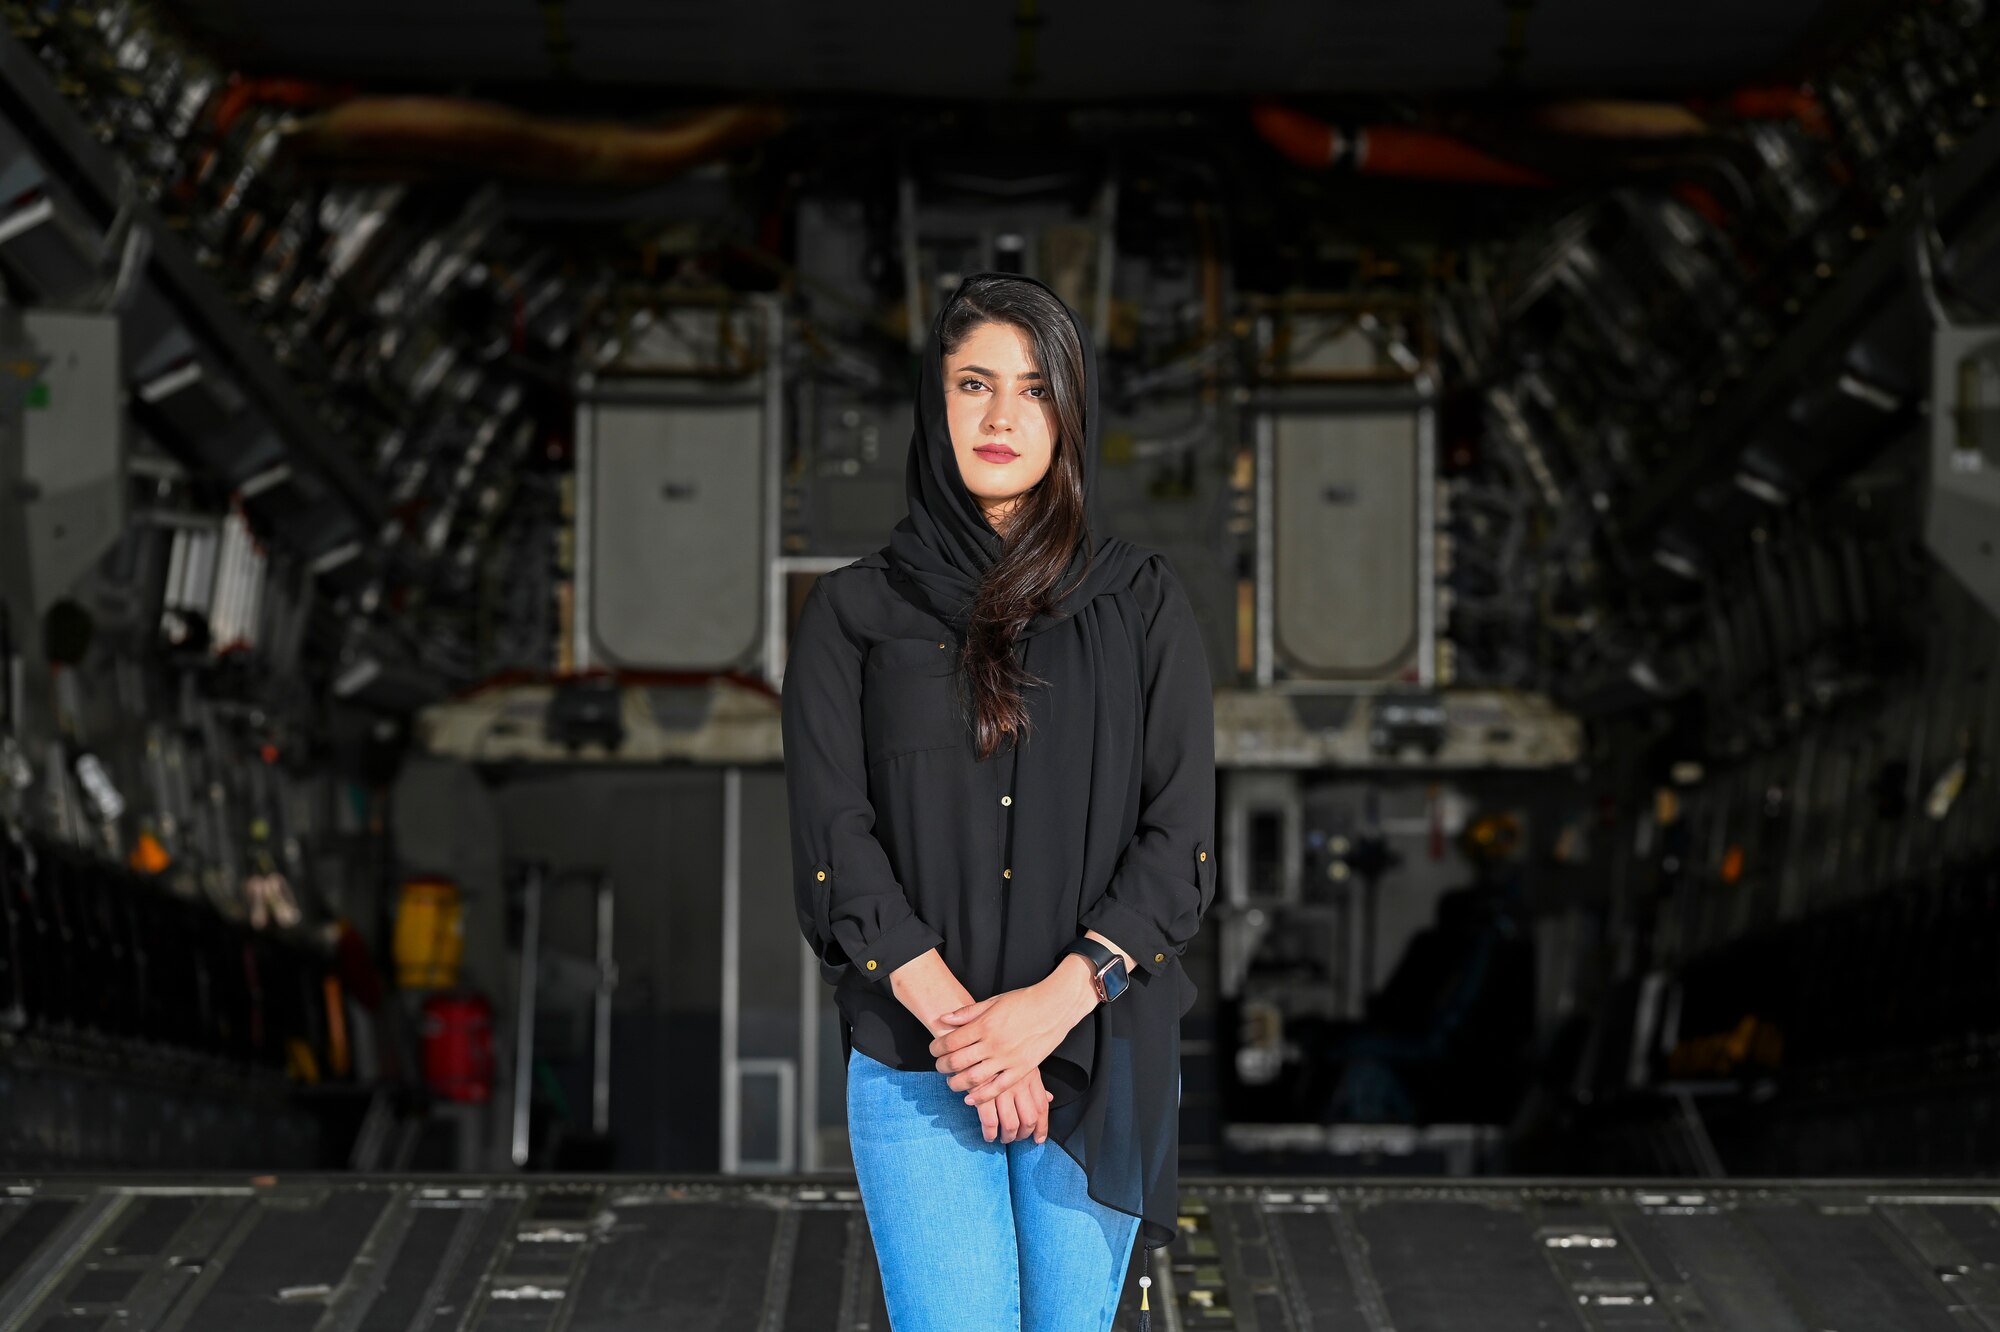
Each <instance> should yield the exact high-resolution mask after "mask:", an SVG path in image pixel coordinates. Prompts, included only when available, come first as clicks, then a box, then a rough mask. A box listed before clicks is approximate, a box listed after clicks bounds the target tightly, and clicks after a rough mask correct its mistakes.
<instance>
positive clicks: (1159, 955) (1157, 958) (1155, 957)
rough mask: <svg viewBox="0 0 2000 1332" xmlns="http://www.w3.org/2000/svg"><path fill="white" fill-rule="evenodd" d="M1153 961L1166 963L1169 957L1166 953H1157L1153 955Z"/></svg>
mask: <svg viewBox="0 0 2000 1332" xmlns="http://www.w3.org/2000/svg"><path fill="white" fill-rule="evenodd" d="M1153 960H1154V961H1155V962H1164V961H1166V960H1167V955H1166V954H1165V953H1155V954H1153Z"/></svg>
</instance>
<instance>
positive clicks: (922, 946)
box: [847, 912, 944, 990]
mask: <svg viewBox="0 0 2000 1332" xmlns="http://www.w3.org/2000/svg"><path fill="white" fill-rule="evenodd" d="M943 943H944V936H943V935H941V934H939V933H938V932H937V931H936V930H934V929H932V928H931V927H930V926H929V925H927V924H925V923H924V919H923V917H922V916H919V915H917V914H916V913H915V912H911V913H910V914H909V915H907V916H905V917H903V918H902V919H901V920H899V921H897V922H896V923H895V924H894V925H891V926H890V927H889V928H888V929H886V930H884V931H882V932H881V933H880V934H878V935H876V936H875V938H874V939H873V941H871V943H870V945H869V946H868V947H867V948H865V949H852V948H850V949H848V950H847V955H848V957H849V958H850V959H852V962H853V965H854V969H855V971H857V972H858V973H859V974H860V976H861V978H862V979H863V980H866V981H870V982H872V983H873V984H875V985H876V986H878V987H879V988H881V989H884V990H886V989H888V988H889V973H890V972H892V971H894V970H895V969H896V968H898V967H900V966H902V965H903V964H904V963H905V962H908V961H909V960H910V959H912V958H917V957H922V956H923V955H924V954H925V953H928V952H929V951H930V950H931V949H933V948H936V947H938V946H940V945H941V944H943Z"/></svg>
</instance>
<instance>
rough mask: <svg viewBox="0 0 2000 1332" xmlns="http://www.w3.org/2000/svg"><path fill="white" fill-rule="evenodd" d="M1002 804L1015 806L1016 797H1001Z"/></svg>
mask: <svg viewBox="0 0 2000 1332" xmlns="http://www.w3.org/2000/svg"><path fill="white" fill-rule="evenodd" d="M1000 803H1001V804H1003V805H1011V804H1013V803H1014V797H1013V796H1001V797H1000Z"/></svg>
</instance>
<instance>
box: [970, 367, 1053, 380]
mask: <svg viewBox="0 0 2000 1332" xmlns="http://www.w3.org/2000/svg"><path fill="white" fill-rule="evenodd" d="M958 373H960V374H961V375H963V374H968V373H970V374H975V375H985V376H986V377H987V378H988V379H998V378H1000V376H999V375H996V374H994V373H993V372H992V371H991V370H988V369H987V368H986V367H985V366H983V365H961V366H960V367H958ZM1041 377H1042V372H1041V371H1039V370H1030V371H1029V372H1028V373H1027V374H1025V375H1022V376H1021V378H1022V379H1040V378H1041Z"/></svg>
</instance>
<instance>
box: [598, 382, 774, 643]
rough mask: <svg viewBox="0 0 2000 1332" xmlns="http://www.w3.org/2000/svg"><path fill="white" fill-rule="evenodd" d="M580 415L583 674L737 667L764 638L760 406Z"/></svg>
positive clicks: (628, 407)
mask: <svg viewBox="0 0 2000 1332" xmlns="http://www.w3.org/2000/svg"><path fill="white" fill-rule="evenodd" d="M579 410H580V412H581V413H582V415H583V418H584V419H583V422H582V430H580V432H579V439H578V460H577V461H578V469H579V471H578V485H579V486H581V487H585V488H587V491H588V494H587V495H586V496H585V504H584V507H583V511H582V512H581V513H580V514H579V520H578V521H579V526H580V529H581V530H580V532H579V543H580V545H582V544H583V543H587V550H585V551H584V555H585V560H586V566H585V568H584V569H583V570H581V571H580V577H581V578H583V579H586V580H587V581H588V587H587V606H588V610H587V619H586V622H585V631H586V632H587V633H588V635H589V639H588V649H589V651H588V657H589V661H588V663H587V664H591V665H598V664H601V665H605V666H619V667H626V668H632V669H655V670H702V669H720V668H723V667H727V666H730V665H733V664H737V663H739V662H742V661H743V660H745V659H746V658H748V657H749V656H750V655H751V654H753V653H754V652H755V650H756V648H757V645H758V643H759V642H760V638H759V635H760V632H761V627H762V609H763V602H762V596H761V590H762V586H763V581H764V579H763V572H764V544H765V542H764V521H763V515H764V483H765V470H764V451H765V450H764V441H765V430H766V412H765V409H764V406H763V404H762V402H761V401H744V400H742V399H735V400H730V399H719V400H718V401H717V402H715V403H714V404H704V403H699V402H694V401H689V400H687V399H686V398H680V399H675V400H664V401H663V400H652V399H648V398H647V397H645V396H637V397H632V398H625V399H621V398H598V399H594V400H592V401H589V402H586V403H585V404H584V405H583V406H582V407H581V408H580V409H579ZM586 437H587V438H586Z"/></svg>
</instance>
